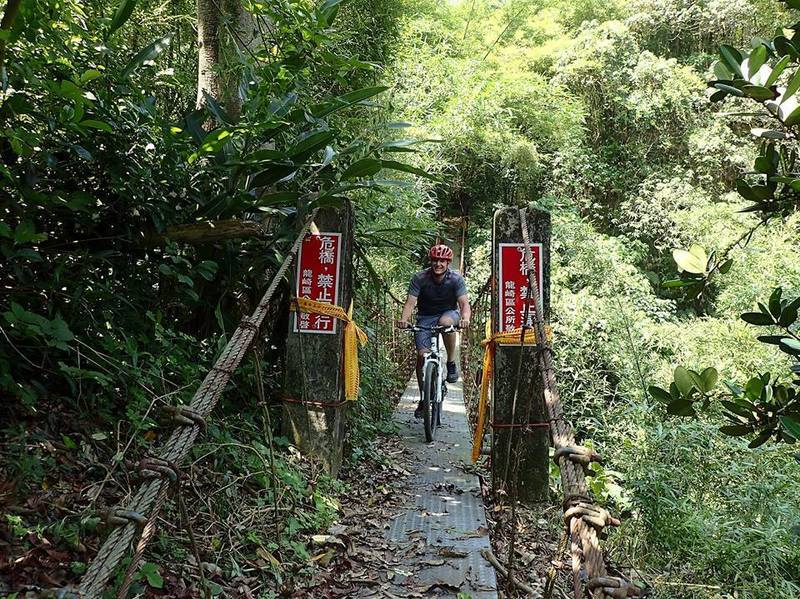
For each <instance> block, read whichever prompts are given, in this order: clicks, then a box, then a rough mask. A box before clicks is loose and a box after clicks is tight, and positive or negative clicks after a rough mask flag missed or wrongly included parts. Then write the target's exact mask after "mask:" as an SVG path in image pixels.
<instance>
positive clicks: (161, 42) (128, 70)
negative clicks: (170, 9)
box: [122, 34, 172, 77]
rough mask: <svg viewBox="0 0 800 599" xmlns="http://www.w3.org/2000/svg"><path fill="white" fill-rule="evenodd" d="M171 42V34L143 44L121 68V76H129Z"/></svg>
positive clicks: (154, 57)
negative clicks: (145, 44)
mask: <svg viewBox="0 0 800 599" xmlns="http://www.w3.org/2000/svg"><path fill="white" fill-rule="evenodd" d="M171 42H172V34H170V35H165V36H164V37H160V38H158V39H157V40H156V41H154V42H153V43H151V44H149V45H147V46H145V47H144V48H143V49H142V50H141V51H139V53H138V54H137V55H136V56H134V57H133V58H132V59H131V60H130V62H129V63H128V64H127V65H126V67H125V68H124V69H123V70H122V76H123V77H130V76H131V74H132V73H133V72H134V71H135V70H136V69H138V68H139V67H140V66H142V65H143V64H144V63H145V62H148V61H150V60H155V59H156V58H157V57H158V55H159V54H161V53H162V52H163V51H164V50H166V49H167V48H168V47H169V45H170V43H171Z"/></svg>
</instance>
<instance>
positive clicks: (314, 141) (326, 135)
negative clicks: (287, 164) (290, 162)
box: [288, 130, 333, 159]
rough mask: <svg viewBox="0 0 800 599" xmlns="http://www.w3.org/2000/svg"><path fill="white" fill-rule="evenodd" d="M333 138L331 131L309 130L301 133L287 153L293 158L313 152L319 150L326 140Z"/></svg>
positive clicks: (326, 142)
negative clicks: (303, 133)
mask: <svg viewBox="0 0 800 599" xmlns="http://www.w3.org/2000/svg"><path fill="white" fill-rule="evenodd" d="M332 139H333V132H331V131H329V130H322V131H319V130H317V131H310V132H309V133H306V134H305V135H303V136H302V137H301V138H300V139H299V140H298V141H297V143H296V144H295V145H293V146H292V147H291V148H289V150H288V154H289V156H290V157H291V158H293V159H298V158H299V157H302V156H308V155H310V154H313V153H314V152H316V151H317V150H321V149H322V148H324V147H325V146H326V145H328V142H329V141H330V140H332Z"/></svg>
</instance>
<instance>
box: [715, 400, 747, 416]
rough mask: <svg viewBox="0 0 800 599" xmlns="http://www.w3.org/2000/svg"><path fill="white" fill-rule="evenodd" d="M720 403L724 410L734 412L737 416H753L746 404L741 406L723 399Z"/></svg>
mask: <svg viewBox="0 0 800 599" xmlns="http://www.w3.org/2000/svg"><path fill="white" fill-rule="evenodd" d="M720 403H721V404H722V406H723V407H724V408H725V409H726V410H728V411H730V412H732V413H734V414H736V415H737V416H741V417H742V418H752V416H753V410H751V409H750V408H748V407H746V406H742V405H739V404H736V403H734V402H732V401H727V400H723V401H721V402H720Z"/></svg>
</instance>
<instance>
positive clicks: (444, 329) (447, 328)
mask: <svg viewBox="0 0 800 599" xmlns="http://www.w3.org/2000/svg"><path fill="white" fill-rule="evenodd" d="M460 329H461V327H458V326H454V325H452V324H448V325H443V324H437V325H434V326H432V327H423V326H420V325H417V324H415V325H412V326H410V327H406V328H404V329H403V328H401V329H400V330H401V331H408V332H411V333H416V332H418V331H430V332H432V333H455V332H456V331H458V330H460Z"/></svg>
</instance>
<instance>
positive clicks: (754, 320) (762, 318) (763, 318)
mask: <svg viewBox="0 0 800 599" xmlns="http://www.w3.org/2000/svg"><path fill="white" fill-rule="evenodd" d="M741 319H742V320H744V321H745V322H746V323H748V324H754V325H756V326H761V327H763V326H767V325H771V324H775V322H774V321H773V320H772V317H771V316H770V315H769V314H764V313H762V312H745V313H744V314H742V315H741Z"/></svg>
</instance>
